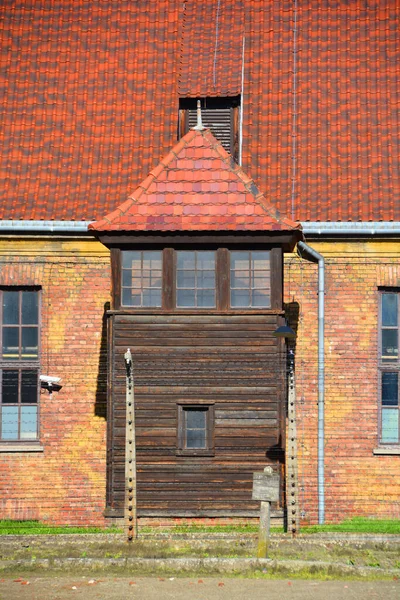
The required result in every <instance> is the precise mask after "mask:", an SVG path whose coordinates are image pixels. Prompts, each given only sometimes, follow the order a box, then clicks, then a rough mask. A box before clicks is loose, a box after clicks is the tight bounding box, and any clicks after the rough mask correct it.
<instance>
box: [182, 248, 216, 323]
mask: <svg viewBox="0 0 400 600" xmlns="http://www.w3.org/2000/svg"><path fill="white" fill-rule="evenodd" d="M180 252H192V253H193V254H194V276H195V283H194V287H192V288H185V287H178V274H179V271H185V270H186V271H187V270H188V269H179V268H178V259H179V256H178V255H179V253H180ZM201 252H209V253H212V254H213V255H214V287H213V288H205V287H203V288H202V287H199V286H198V285H197V284H198V276H199V274H200V273H203V272H205V271H209V270H211V269H200V268H198V262H199V256H198V255H199V253H201ZM174 288H175V303H174V305H175V308H176V310H196V311H197V310H210V311H212V310H216V308H217V295H218V289H217V250H206V249H195V250H192V249H185V250H183V249H181V248H177V249H175V250H174ZM180 290H193V291H194V296H195V302H196V304H195V305H194V306H178V296H179V291H180ZM202 290H213V291H214V306H199V305H198V304H197V302H198V292H199V291H202Z"/></svg>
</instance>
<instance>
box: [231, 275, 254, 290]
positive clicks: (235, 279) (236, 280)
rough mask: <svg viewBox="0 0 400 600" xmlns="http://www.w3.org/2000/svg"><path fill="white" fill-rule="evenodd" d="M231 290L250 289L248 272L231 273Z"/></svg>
mask: <svg viewBox="0 0 400 600" xmlns="http://www.w3.org/2000/svg"><path fill="white" fill-rule="evenodd" d="M231 288H244V289H247V290H248V289H249V288H250V276H249V272H248V271H232V273H231Z"/></svg>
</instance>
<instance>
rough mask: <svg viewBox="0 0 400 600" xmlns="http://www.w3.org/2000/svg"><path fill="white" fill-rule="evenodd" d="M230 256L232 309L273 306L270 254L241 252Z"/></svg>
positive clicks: (265, 252) (264, 252) (266, 252)
mask: <svg viewBox="0 0 400 600" xmlns="http://www.w3.org/2000/svg"><path fill="white" fill-rule="evenodd" d="M230 256H231V261H230V262H231V268H230V288H231V307H232V308H268V307H269V306H271V274H270V253H269V252H268V251H243V250H240V251H237V252H236V251H233V252H231V253H230Z"/></svg>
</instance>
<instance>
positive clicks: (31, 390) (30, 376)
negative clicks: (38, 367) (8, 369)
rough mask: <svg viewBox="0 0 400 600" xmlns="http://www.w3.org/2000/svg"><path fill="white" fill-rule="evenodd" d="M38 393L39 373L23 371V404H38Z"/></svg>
mask: <svg viewBox="0 0 400 600" xmlns="http://www.w3.org/2000/svg"><path fill="white" fill-rule="evenodd" d="M37 393H38V376H37V371H25V370H24V371H22V373H21V402H26V403H29V404H36V402H37Z"/></svg>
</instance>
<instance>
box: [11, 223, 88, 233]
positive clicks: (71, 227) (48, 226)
mask: <svg viewBox="0 0 400 600" xmlns="http://www.w3.org/2000/svg"><path fill="white" fill-rule="evenodd" d="M89 223H92V221H23V220H8V221H0V233H87V231H88V225H89Z"/></svg>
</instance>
